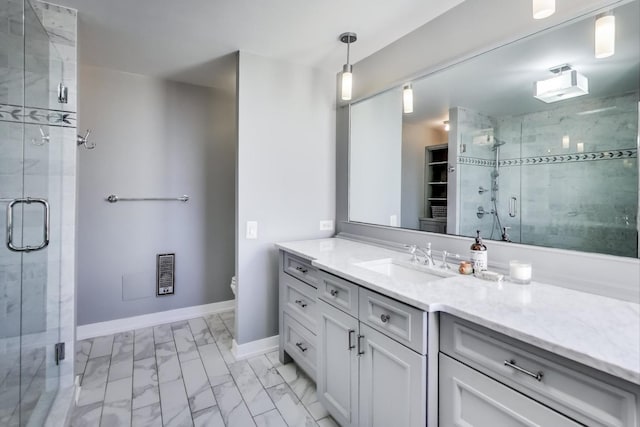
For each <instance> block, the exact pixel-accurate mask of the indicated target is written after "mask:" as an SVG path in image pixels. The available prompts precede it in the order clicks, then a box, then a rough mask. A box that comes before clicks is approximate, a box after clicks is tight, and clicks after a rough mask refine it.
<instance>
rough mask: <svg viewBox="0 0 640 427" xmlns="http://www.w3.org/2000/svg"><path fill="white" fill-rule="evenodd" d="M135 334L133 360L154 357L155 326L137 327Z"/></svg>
mask: <svg viewBox="0 0 640 427" xmlns="http://www.w3.org/2000/svg"><path fill="white" fill-rule="evenodd" d="M134 336H135V341H134V346H133V360H140V359H147V358H149V357H153V353H154V345H155V344H154V341H153V328H144V329H136V331H135V333H134Z"/></svg>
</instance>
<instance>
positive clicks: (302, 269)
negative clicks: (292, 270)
mask: <svg viewBox="0 0 640 427" xmlns="http://www.w3.org/2000/svg"><path fill="white" fill-rule="evenodd" d="M296 270H298V271H299V272H300V273H302V274H305V273H306V272H307V271H309V270H307V269H306V268H304V267H300V266H298V267H296Z"/></svg>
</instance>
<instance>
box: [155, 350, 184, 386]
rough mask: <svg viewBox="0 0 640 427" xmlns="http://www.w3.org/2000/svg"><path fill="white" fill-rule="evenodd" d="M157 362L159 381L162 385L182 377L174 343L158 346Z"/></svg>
mask: <svg viewBox="0 0 640 427" xmlns="http://www.w3.org/2000/svg"><path fill="white" fill-rule="evenodd" d="M156 362H157V363H158V381H159V382H160V383H161V384H162V383H166V382H169V381H175V380H177V379H179V378H181V377H182V371H181V370H180V361H179V360H178V352H177V351H176V345H175V344H174V343H173V341H170V342H165V343H160V344H156Z"/></svg>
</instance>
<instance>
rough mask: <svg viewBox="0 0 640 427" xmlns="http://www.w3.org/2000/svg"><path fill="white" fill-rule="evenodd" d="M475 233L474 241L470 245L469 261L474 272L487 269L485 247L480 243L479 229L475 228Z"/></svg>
mask: <svg viewBox="0 0 640 427" xmlns="http://www.w3.org/2000/svg"><path fill="white" fill-rule="evenodd" d="M476 233H478V234H477V236H476V241H475V242H473V244H472V245H471V262H472V263H473V271H474V272H475V273H477V272H479V271H485V270H486V269H487V247H486V246H485V245H484V243H482V237H480V230H476Z"/></svg>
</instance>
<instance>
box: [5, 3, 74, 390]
mask: <svg viewBox="0 0 640 427" xmlns="http://www.w3.org/2000/svg"><path fill="white" fill-rule="evenodd" d="M33 7H34V10H35V14H37V16H38V18H39V22H38V21H36V20H35V19H34V15H33V14H27V15H28V18H27V19H26V23H25V25H24V28H23V24H22V2H21V1H8V2H2V5H0V9H2V10H0V17H2V19H1V20H0V35H1V37H0V122H1V123H0V150H2V153H3V156H2V159H0V162H2V163H3V164H2V165H0V166H1V167H0V170H2V174H0V186H1V187H2V188H4V189H8V188H14V189H16V191H17V193H18V194H11V195H9V196H10V197H17V196H19V195H20V194H22V193H23V192H24V194H25V195H26V196H31V197H45V198H47V199H48V200H49V201H50V204H51V236H52V239H51V242H50V245H49V247H48V248H47V249H46V250H45V251H41V252H32V253H30V254H28V255H25V256H24V257H23V264H22V266H21V264H20V255H18V254H15V253H8V251H2V252H1V253H0V264H1V265H2V268H1V269H0V274H1V275H2V280H1V281H0V322H1V323H2V328H0V335H1V336H0V341H5V342H7V343H9V341H11V339H10V338H9V337H17V336H18V335H19V333H20V327H22V333H23V334H27V339H25V340H24V341H23V343H24V342H29V341H33V344H34V345H35V346H37V345H38V340H39V339H41V338H43V334H46V339H47V342H49V343H52V342H56V341H58V340H60V341H63V342H65V343H66V346H67V354H74V353H73V351H74V350H73V345H74V318H75V313H74V294H75V282H74V281H75V278H74V270H75V265H74V260H75V253H74V250H75V249H74V241H75V204H76V200H75V193H76V190H75V186H76V184H75V180H76V177H75V175H76V151H77V148H76V144H75V138H76V134H77V130H76V124H75V110H76V98H77V97H76V93H77V90H76V19H77V17H76V12H75V11H74V10H72V9H67V8H63V7H59V6H53V5H50V4H47V3H41V2H33ZM29 16H31V18H29ZM42 26H44V29H46V31H47V33H48V37H47V35H46V34H45V33H44V32H43V29H42ZM23 31H25V34H27V36H26V37H27V40H26V44H27V52H26V55H25V54H24V53H23V52H24V46H23V43H24V42H25V41H23ZM25 66H26V68H27V72H25V75H24V88H23V84H22V78H23V76H22V73H23V70H24V68H25ZM47 72H48V74H47ZM61 81H62V82H64V84H65V85H66V86H67V87H68V88H69V103H68V104H59V103H58V102H57V85H58V83H60V82H61ZM23 123H25V125H24V127H23ZM40 128H42V130H43V132H44V133H45V134H48V135H49V136H50V142H48V143H47V144H46V145H43V146H38V145H36V143H37V142H39V141H41V139H40ZM23 141H24V160H23V152H22V150H23ZM34 142H36V143H34ZM14 169H15V170H14ZM23 174H24V186H23V184H22V180H23ZM38 215H39V213H38V211H37V210H34V211H32V212H30V211H28V210H27V211H25V223H29V224H36V225H34V226H33V227H26V229H25V235H26V234H28V233H32V234H33V235H38V234H39V233H41V225H39V224H40V223H39V220H38V219H37V218H30V216H34V217H37V216H38ZM0 227H1V229H4V227H5V218H4V216H2V218H1V219H0ZM20 312H21V313H20ZM20 314H21V315H22V316H20ZM20 317H22V319H20ZM21 323H22V324H21ZM58 327H59V334H60V336H59V337H58ZM3 339H4V340H3ZM40 342H42V341H40ZM8 345H10V344H8ZM40 345H41V344H40ZM47 353H51V352H47ZM47 364H53V360H47ZM68 365H72V364H71V363H68V364H65V363H63V364H62V365H61V366H60V372H59V373H60V385H61V386H62V387H66V386H70V385H72V384H73V367H72V366H68ZM51 368H52V372H54V374H53V375H54V376H55V377H57V374H58V371H57V369H55V368H53V366H51ZM55 381H56V382H57V378H56V379H55Z"/></svg>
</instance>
